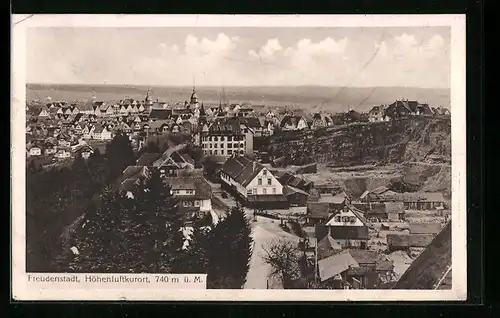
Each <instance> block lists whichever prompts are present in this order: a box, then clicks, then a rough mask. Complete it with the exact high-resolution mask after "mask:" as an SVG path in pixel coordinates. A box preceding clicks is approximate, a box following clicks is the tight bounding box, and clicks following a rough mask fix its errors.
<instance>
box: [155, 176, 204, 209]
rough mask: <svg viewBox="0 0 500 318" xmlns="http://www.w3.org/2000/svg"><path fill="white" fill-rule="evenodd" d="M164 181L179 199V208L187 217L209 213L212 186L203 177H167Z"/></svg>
mask: <svg viewBox="0 0 500 318" xmlns="http://www.w3.org/2000/svg"><path fill="white" fill-rule="evenodd" d="M164 182H165V184H167V185H169V186H170V188H171V193H172V194H173V195H174V196H175V197H177V198H178V199H179V208H180V209H181V210H183V211H185V212H186V213H188V215H187V217H188V219H189V218H192V217H195V216H199V217H200V216H204V215H206V214H207V213H211V211H212V188H211V187H210V184H209V183H208V182H207V181H206V180H205V179H204V178H203V177H167V178H165V179H164Z"/></svg>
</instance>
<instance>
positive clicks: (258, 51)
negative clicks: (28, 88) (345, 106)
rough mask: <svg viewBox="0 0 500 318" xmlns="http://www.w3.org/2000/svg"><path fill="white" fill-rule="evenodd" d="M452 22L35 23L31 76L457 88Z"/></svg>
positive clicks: (59, 80) (77, 80) (68, 80)
mask: <svg viewBox="0 0 500 318" xmlns="http://www.w3.org/2000/svg"><path fill="white" fill-rule="evenodd" d="M449 46H450V28H449V27H418V28H417V27H408V28H392V27H391V28H389V27H370V28H367V27H364V28H363V27H356V28H338V27H337V28H312V27H308V28H293V29H292V28H269V27H267V28H264V27H262V28H258V27H251V28H250V27H249V28H206V27H204V28H163V27H162V28H151V27H150V28H81V27H79V28H47V27H46V28H30V29H29V30H28V37H27V81H28V82H29V83H53V84H124V85H127V84H129V85H154V86H186V85H188V86H191V85H193V84H195V85H197V86H299V85H314V86H350V87H421V88H449V87H450V55H449Z"/></svg>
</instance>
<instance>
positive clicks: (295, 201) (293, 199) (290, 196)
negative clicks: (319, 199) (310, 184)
mask: <svg viewBox="0 0 500 318" xmlns="http://www.w3.org/2000/svg"><path fill="white" fill-rule="evenodd" d="M283 195H284V196H285V197H286V199H287V200H288V203H289V204H290V207H299V206H300V207H306V206H307V201H308V199H309V193H307V192H305V191H303V190H301V189H299V188H295V187H293V186H291V185H285V186H284V187H283Z"/></svg>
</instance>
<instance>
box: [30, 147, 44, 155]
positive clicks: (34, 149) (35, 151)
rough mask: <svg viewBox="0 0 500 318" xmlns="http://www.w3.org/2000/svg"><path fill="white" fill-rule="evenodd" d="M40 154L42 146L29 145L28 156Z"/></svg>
mask: <svg viewBox="0 0 500 318" xmlns="http://www.w3.org/2000/svg"><path fill="white" fill-rule="evenodd" d="M41 155H42V148H40V147H36V146H34V147H31V148H30V149H29V150H28V157H34V156H41Z"/></svg>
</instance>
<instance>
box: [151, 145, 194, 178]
mask: <svg viewBox="0 0 500 318" xmlns="http://www.w3.org/2000/svg"><path fill="white" fill-rule="evenodd" d="M153 166H154V167H156V168H157V169H158V171H160V175H161V177H174V176H177V172H178V170H181V169H184V170H193V169H194V160H193V159H192V158H190V157H189V155H187V154H182V155H181V154H179V152H177V151H172V152H169V151H166V152H165V153H164V154H163V155H162V156H161V157H160V158H159V159H158V160H156V161H155V162H153Z"/></svg>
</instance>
